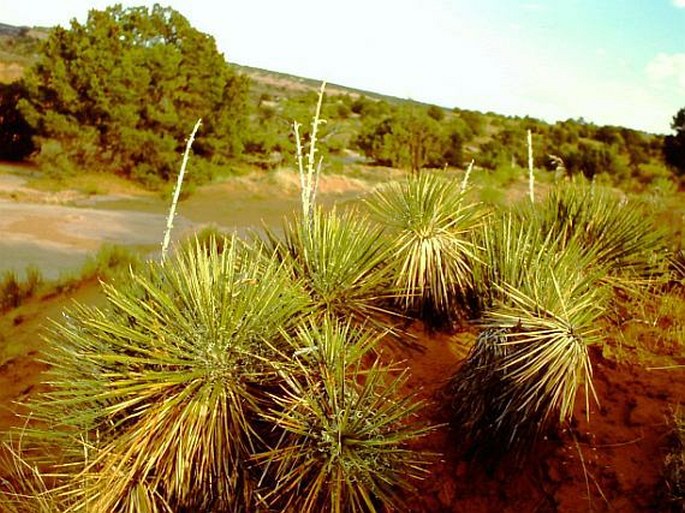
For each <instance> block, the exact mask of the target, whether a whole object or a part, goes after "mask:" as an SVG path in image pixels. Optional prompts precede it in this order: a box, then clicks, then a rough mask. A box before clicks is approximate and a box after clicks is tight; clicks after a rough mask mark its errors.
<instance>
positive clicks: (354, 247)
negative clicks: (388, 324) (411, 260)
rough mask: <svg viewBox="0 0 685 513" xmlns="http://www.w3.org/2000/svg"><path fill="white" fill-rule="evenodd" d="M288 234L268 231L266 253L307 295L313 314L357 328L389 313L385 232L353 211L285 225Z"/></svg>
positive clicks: (316, 212)
mask: <svg viewBox="0 0 685 513" xmlns="http://www.w3.org/2000/svg"><path fill="white" fill-rule="evenodd" d="M283 232H284V235H283V236H282V237H280V236H278V235H277V234H276V233H275V232H273V231H270V230H267V232H266V235H267V243H266V245H267V248H268V251H269V252H272V251H273V252H274V253H275V254H276V256H277V258H279V259H280V260H281V261H282V262H283V264H284V266H285V267H286V268H287V269H288V270H289V271H290V272H291V273H292V276H293V278H294V279H296V280H299V281H301V282H302V283H303V284H304V287H305V290H306V291H307V293H308V295H309V298H310V303H311V308H312V310H313V313H314V315H318V316H326V315H333V316H335V317H339V318H351V319H353V320H355V321H356V322H358V323H365V322H367V321H368V320H372V321H373V320H374V319H375V320H376V322H377V323H380V321H377V319H378V318H379V315H384V314H388V313H390V312H387V311H386V310H384V309H382V308H381V307H380V306H379V305H380V301H379V300H380V299H381V298H382V297H383V296H385V295H387V294H388V292H387V290H386V288H387V287H386V285H387V281H386V277H385V274H384V266H383V264H384V262H385V260H386V258H387V250H386V247H385V245H384V244H383V238H382V230H381V229H380V228H378V227H376V226H373V225H371V224H370V223H369V222H368V220H367V219H366V218H365V217H363V216H361V215H360V214H359V213H358V212H356V211H354V210H347V211H345V212H338V211H337V210H335V209H334V210H332V211H330V212H325V211H323V210H322V209H321V208H316V209H315V210H314V211H313V214H312V216H311V218H309V219H303V218H301V217H298V218H295V219H294V220H292V221H289V222H286V224H285V226H284V230H283Z"/></svg>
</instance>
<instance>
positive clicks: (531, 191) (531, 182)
mask: <svg viewBox="0 0 685 513" xmlns="http://www.w3.org/2000/svg"><path fill="white" fill-rule="evenodd" d="M528 194H529V195H530V202H531V203H534V202H535V173H534V171H533V134H532V133H531V131H530V129H528Z"/></svg>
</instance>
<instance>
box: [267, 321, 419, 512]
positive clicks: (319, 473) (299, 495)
mask: <svg viewBox="0 0 685 513" xmlns="http://www.w3.org/2000/svg"><path fill="white" fill-rule="evenodd" d="M377 339H378V336H377V335H371V334H369V332H367V331H364V330H363V329H359V328H355V327H353V326H352V325H351V324H350V323H349V322H347V323H338V322H336V321H333V320H331V319H330V318H328V317H327V318H324V319H323V320H322V321H316V322H310V323H308V324H306V325H305V326H303V327H302V328H300V329H299V330H298V332H297V335H296V336H294V337H292V338H290V339H289V340H290V344H291V345H292V350H293V353H292V354H293V357H292V359H291V360H290V361H291V364H290V365H288V366H287V367H285V368H284V369H283V370H282V371H281V375H282V377H283V381H284V383H283V388H284V390H283V392H282V393H278V395H274V396H273V400H274V407H273V408H272V409H271V410H270V411H269V412H268V413H266V414H264V418H265V419H266V420H267V421H268V422H270V423H272V424H273V425H274V426H275V427H277V428H278V429H279V431H280V432H281V434H280V435H279V436H278V442H277V443H276V444H275V446H274V447H273V448H272V449H271V450H269V451H268V452H265V453H263V454H261V455H260V456H258V459H260V460H262V461H263V462H264V468H265V469H266V470H267V471H268V473H269V475H268V483H269V485H270V489H269V491H268V493H267V495H266V499H267V501H268V502H269V503H270V505H271V506H272V507H274V508H276V510H277V511H302V512H305V513H309V512H311V513H314V512H316V513H318V512H321V511H340V512H342V511H345V512H351V513H356V512H367V511H368V512H381V511H386V508H388V507H392V506H394V507H398V506H399V504H398V502H399V501H398V498H397V492H398V491H399V490H400V489H409V490H414V491H415V489H414V484H413V481H414V480H416V479H420V478H422V477H425V467H426V465H427V463H428V461H429V460H428V459H427V457H426V455H425V454H424V455H422V454H419V453H416V452H415V451H412V450H410V449H409V448H408V447H407V443H408V442H409V441H410V440H415V439H416V438H418V437H420V436H422V435H424V434H425V433H427V432H428V431H430V429H431V428H430V427H423V426H418V425H416V423H415V422H414V420H413V418H412V417H413V416H414V415H415V413H416V412H417V411H418V410H419V409H420V408H421V406H422V403H421V402H419V401H417V400H416V399H415V398H414V397H412V396H408V397H402V396H401V395H400V394H401V392H400V390H401V388H402V386H403V385H404V383H405V381H406V379H405V378H406V375H405V373H401V374H400V375H399V376H394V377H393V376H391V375H390V374H389V372H388V369H387V368H386V367H384V366H382V365H381V364H380V363H379V361H378V360H376V361H375V362H374V363H373V364H371V365H370V366H368V365H363V364H362V357H363V356H364V355H365V354H366V353H367V351H369V349H371V348H372V347H373V346H374V345H375V342H376V340H377Z"/></svg>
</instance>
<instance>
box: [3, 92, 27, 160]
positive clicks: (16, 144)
mask: <svg viewBox="0 0 685 513" xmlns="http://www.w3.org/2000/svg"><path fill="white" fill-rule="evenodd" d="M25 96H26V90H25V88H24V87H23V85H22V84H21V83H19V82H13V83H10V84H0V160H12V161H21V160H24V159H26V158H27V157H28V156H29V155H31V153H33V151H34V150H35V147H34V145H33V140H32V138H33V134H34V132H33V129H32V128H31V126H30V125H29V124H28V123H27V122H26V119H24V116H22V115H21V113H20V112H19V111H18V110H17V103H18V102H19V100H20V99H22V98H23V97H25Z"/></svg>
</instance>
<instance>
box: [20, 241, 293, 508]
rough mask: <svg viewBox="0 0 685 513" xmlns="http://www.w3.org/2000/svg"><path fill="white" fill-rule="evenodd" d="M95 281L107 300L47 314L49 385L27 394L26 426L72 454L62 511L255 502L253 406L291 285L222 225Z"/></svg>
mask: <svg viewBox="0 0 685 513" xmlns="http://www.w3.org/2000/svg"><path fill="white" fill-rule="evenodd" d="M104 291H105V294H106V297H107V302H108V308H106V309H98V308H92V307H86V306H76V307H74V308H73V309H72V310H71V311H70V312H69V313H68V316H67V318H68V322H66V323H63V324H56V325H55V326H54V327H53V329H52V332H51V334H50V335H49V337H48V340H47V342H48V350H47V354H46V357H45V358H46V360H47V362H48V363H49V364H50V365H51V366H52V370H51V371H50V377H49V382H50V385H51V390H50V391H49V392H47V393H46V394H45V395H44V396H43V397H42V398H41V400H40V402H39V403H38V404H35V405H34V406H33V412H34V415H35V417H36V418H37V419H38V420H40V421H42V422H43V423H44V424H45V425H46V426H47V429H45V430H42V431H39V432H36V433H35V436H36V437H38V439H39V440H40V441H42V442H46V443H54V444H55V445H56V446H57V447H58V449H59V451H60V452H61V453H63V455H64V458H65V459H66V462H67V464H71V465H72V466H71V467H69V466H66V467H63V470H64V469H66V472H67V473H71V476H70V477H71V479H69V480H67V481H66V482H65V483H63V484H64V488H63V489H62V496H63V497H64V498H65V500H67V502H68V504H69V507H68V508H67V509H66V511H98V512H99V511H108V512H122V513H133V512H140V511H149V512H166V511H174V512H176V513H178V512H182V511H209V510H212V511H254V503H253V484H252V481H251V478H250V476H249V475H248V474H249V469H248V463H247V461H248V460H249V458H250V457H251V455H252V453H253V452H255V451H256V450H257V447H258V445H259V434H258V433H257V431H256V429H255V427H254V419H256V418H257V417H258V413H259V412H260V411H261V409H262V407H263V403H262V402H263V401H264V400H265V399H266V393H267V391H268V390H269V387H270V386H273V383H274V380H275V378H276V375H275V373H274V370H273V364H272V362H271V360H272V359H273V358H274V357H276V356H275V355H277V354H278V345H279V342H278V340H279V339H280V337H281V333H283V331H284V330H287V329H288V326H291V325H292V324H293V323H294V322H296V320H297V318H298V316H299V315H300V313H301V312H303V311H304V309H305V308H306V298H305V297H304V295H303V294H302V293H301V291H300V290H299V289H297V288H296V287H294V286H293V282H292V280H291V279H290V277H289V276H288V275H287V274H286V273H284V272H283V269H282V268H281V267H280V266H279V265H278V264H277V263H276V262H275V261H274V260H272V259H269V258H266V257H261V256H259V255H256V254H255V253H254V252H252V251H250V250H248V249H247V248H245V247H244V246H243V244H242V243H241V242H240V241H238V240H237V239H235V238H230V239H228V240H227V241H226V242H225V243H224V248H223V251H219V250H218V248H217V244H216V243H209V244H200V243H199V242H198V244H196V245H195V246H194V247H192V248H187V249H184V250H181V251H180V252H179V253H178V254H176V255H174V256H173V257H170V258H168V259H167V260H166V261H165V262H164V263H163V264H156V263H150V264H149V268H148V269H147V272H139V273H135V274H133V275H132V276H131V283H130V284H129V286H124V285H122V284H118V286H117V287H116V288H115V287H113V286H105V287H104ZM84 440H85V442H84Z"/></svg>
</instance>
